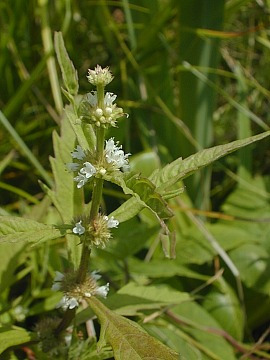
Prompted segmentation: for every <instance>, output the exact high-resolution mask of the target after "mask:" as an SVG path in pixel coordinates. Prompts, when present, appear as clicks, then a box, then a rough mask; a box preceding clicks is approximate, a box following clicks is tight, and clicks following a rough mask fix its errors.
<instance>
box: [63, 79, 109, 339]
mask: <svg viewBox="0 0 270 360" xmlns="http://www.w3.org/2000/svg"><path fill="white" fill-rule="evenodd" d="M97 98H98V107H100V108H101V109H103V108H104V86H97ZM104 139H105V129H104V128H97V148H96V157H97V162H99V160H101V159H102V157H103V152H104ZM102 189H103V179H99V178H95V179H94V186H93V193H92V204H91V210H90V222H91V221H92V220H94V219H95V218H96V216H97V215H98V211H99V207H100V203H101V198H102ZM90 254H91V250H90V249H89V247H88V244H87V243H86V241H83V248H82V254H81V260H80V265H79V269H78V274H77V279H76V280H77V283H78V284H80V283H82V282H83V281H84V280H85V278H86V275H87V272H88V267H89V260H90ZM75 312H76V311H75V309H72V310H71V309H68V310H67V311H66V312H65V315H64V317H63V319H62V321H61V323H60V324H59V326H58V328H57V329H56V334H59V333H60V332H61V331H63V330H65V329H66V328H67V327H68V326H69V324H70V323H71V321H72V319H73V318H74V316H75Z"/></svg>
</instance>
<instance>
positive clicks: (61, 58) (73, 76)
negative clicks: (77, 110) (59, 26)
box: [54, 32, 79, 96]
mask: <svg viewBox="0 0 270 360" xmlns="http://www.w3.org/2000/svg"><path fill="white" fill-rule="evenodd" d="M54 46H55V51H56V55H57V60H58V63H59V65H60V68H61V72H62V77H63V81H64V84H65V87H66V89H67V90H68V92H69V93H70V94H71V95H73V96H75V95H77V94H78V90H79V83H78V74H77V71H76V70H75V68H74V65H73V63H72V61H71V60H70V58H69V56H68V53H67V50H66V48H65V44H64V40H63V36H62V33H61V32H55V34H54Z"/></svg>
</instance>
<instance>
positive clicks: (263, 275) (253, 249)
mask: <svg viewBox="0 0 270 360" xmlns="http://www.w3.org/2000/svg"><path fill="white" fill-rule="evenodd" d="M229 254H230V257H231V259H232V261H233V262H234V263H235V264H236V266H237V268H238V270H239V271H240V277H241V279H242V280H243V282H244V283H245V285H246V286H247V287H254V288H255V289H256V290H257V291H259V292H264V293H266V294H268V295H269V293H270V277H269V272H270V262H269V253H268V252H267V251H266V250H265V249H264V248H263V247H262V246H259V245H254V244H244V245H242V246H239V247H238V248H237V249H234V250H232V251H230V253H229Z"/></svg>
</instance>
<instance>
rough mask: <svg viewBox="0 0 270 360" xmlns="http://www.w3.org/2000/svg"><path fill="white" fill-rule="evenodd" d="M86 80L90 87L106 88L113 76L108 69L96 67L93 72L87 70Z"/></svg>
mask: <svg viewBox="0 0 270 360" xmlns="http://www.w3.org/2000/svg"><path fill="white" fill-rule="evenodd" d="M87 79H88V81H89V82H90V83H91V84H92V85H96V86H98V85H103V86H106V85H108V84H109V83H110V82H111V81H112V79H113V76H112V73H111V72H110V70H109V68H108V67H106V68H104V69H102V67H101V66H100V65H97V66H96V67H95V69H94V70H91V69H88V75H87Z"/></svg>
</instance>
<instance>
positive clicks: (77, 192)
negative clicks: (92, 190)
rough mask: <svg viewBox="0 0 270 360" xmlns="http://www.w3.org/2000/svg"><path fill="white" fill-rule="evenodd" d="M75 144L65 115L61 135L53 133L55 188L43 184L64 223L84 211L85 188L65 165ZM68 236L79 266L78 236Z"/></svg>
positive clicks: (74, 138) (52, 160) (73, 134)
mask: <svg viewBox="0 0 270 360" xmlns="http://www.w3.org/2000/svg"><path fill="white" fill-rule="evenodd" d="M66 109H67V110H68V112H72V110H71V107H69V106H68V107H66ZM75 145H76V135H75V133H74V130H73V128H72V126H71V124H70V122H69V121H68V119H67V117H66V116H64V117H63V118H62V121H61V133H60V136H59V135H58V134H57V133H56V132H54V133H53V147H54V156H55V157H54V158H50V162H51V166H52V171H53V177H54V183H55V185H54V188H53V189H48V188H46V186H43V189H44V190H45V191H46V192H47V194H48V195H49V196H50V198H51V200H52V202H53V204H54V206H55V207H56V209H57V210H58V212H59V214H60V216H61V218H62V221H63V222H64V223H70V222H71V220H72V219H73V218H74V216H77V215H80V214H82V213H83V210H82V209H83V190H82V189H77V188H76V184H75V182H74V180H73V177H74V174H73V173H69V172H68V171H67V169H66V165H65V164H66V163H70V162H72V157H71V152H72V151H73V150H74V148H75ZM66 238H67V244H68V251H69V254H70V257H71V260H72V262H73V264H74V265H75V267H77V266H78V264H79V261H80V247H79V246H78V242H79V240H78V237H77V236H74V235H71V234H68V235H67V236H66Z"/></svg>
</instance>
